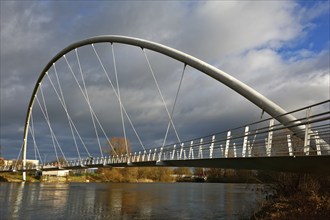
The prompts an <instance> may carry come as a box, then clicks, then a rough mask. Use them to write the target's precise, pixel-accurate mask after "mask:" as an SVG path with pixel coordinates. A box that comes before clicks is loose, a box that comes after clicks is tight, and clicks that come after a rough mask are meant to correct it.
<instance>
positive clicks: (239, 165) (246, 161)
mask: <svg viewBox="0 0 330 220" xmlns="http://www.w3.org/2000/svg"><path fill="white" fill-rule="evenodd" d="M329 164H330V155H325V156H295V157H248V158H213V159H199V160H164V161H158V162H157V161H146V162H134V163H129V164H127V163H115V164H105V165H104V164H93V165H86V166H69V167H65V166H63V167H48V168H43V169H41V170H43V171H49V170H63V169H70V170H76V169H87V168H110V167H201V168H224V169H246V170H265V171H281V172H294V173H316V174H325V175H330V166H329ZM17 171H18V172H22V171H23V170H17ZM26 171H36V169H31V170H26ZM0 172H1V171H0ZM2 172H13V171H2Z"/></svg>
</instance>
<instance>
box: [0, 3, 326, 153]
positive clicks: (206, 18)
mask: <svg viewBox="0 0 330 220" xmlns="http://www.w3.org/2000/svg"><path fill="white" fill-rule="evenodd" d="M0 6H1V8H0V10H1V11H0V12H1V13H0V16H1V20H0V25H1V26H0V51H1V52H0V53H1V63H0V67H1V68H0V69H1V70H0V146H1V154H2V156H3V157H5V158H16V157H17V155H18V152H19V149H20V147H21V145H22V138H23V130H24V123H25V117H26V112H27V108H28V103H29V100H30V97H31V94H32V91H33V88H34V86H35V83H36V81H37V79H38V77H39V75H40V73H41V71H42V69H43V68H44V66H45V65H46V64H47V63H48V62H49V60H50V59H51V58H52V57H54V56H55V54H56V53H58V52H59V51H60V50H62V49H63V48H64V47H66V46H68V45H70V44H72V43H74V42H76V41H78V40H82V39H85V38H88V37H93V36H98V35H124V36H130V37H137V38H142V39H146V40H150V41H154V42H157V43H161V44H164V45H167V46H170V47H173V48H175V49H177V50H180V51H183V52H185V53H187V54H190V55H192V56H194V57H197V58H198V59H201V60H203V61H205V62H207V63H209V64H211V65H213V66H215V67H217V68H219V69H221V70H223V71H225V72H227V73H228V74H230V75H232V76H233V77H235V78H237V79H238V80H240V81H242V82H244V83H246V84H247V85H249V86H251V87H252V88H254V89H255V90H257V91H258V92H260V93H261V94H263V95H264V96H266V97H267V98H269V99H270V100H272V101H274V102H275V103H277V104H278V105H279V106H281V107H282V108H284V109H285V110H287V111H291V110H294V109H297V108H301V107H304V106H307V105H310V104H314V103H317V102H321V101H324V100H327V99H329V98H330V95H329V94H330V90H329V89H330V79H329V77H330V76H329V72H330V71H329V66H330V64H329V62H330V61H329V49H330V41H329V26H330V25H329V20H330V17H329V16H330V15H329V11H330V8H329V7H330V3H329V1H203V2H199V1H1V2H0ZM95 49H96V51H97V52H98V53H99V54H100V57H101V58H102V60H104V63H105V67H106V69H107V70H108V71H109V73H110V74H112V75H111V79H112V80H113V81H114V80H115V78H114V75H113V74H114V65H113V57H112V48H111V45H110V44H107V45H104V44H103V45H101V44H100V45H95ZM114 51H115V59H116V67H117V70H118V79H119V80H120V88H121V90H120V91H121V95H122V99H123V104H124V105H125V106H126V108H127V112H128V115H129V116H130V117H131V120H132V123H133V124H134V126H135V127H136V130H137V131H138V133H139V134H140V135H141V137H140V138H141V140H142V141H143V142H144V143H145V145H146V147H147V148H148V147H152V146H159V145H161V144H162V142H163V139H164V134H165V133H166V128H167V124H168V120H169V119H168V117H167V114H166V111H165V108H164V106H163V104H162V100H161V98H160V95H159V94H158V90H157V87H156V86H155V84H154V83H153V78H152V77H151V75H150V70H149V68H148V65H147V62H146V59H145V57H144V54H143V52H141V49H140V48H134V47H129V46H125V45H118V44H114ZM145 52H146V54H147V57H148V59H150V63H151V66H152V68H153V70H154V72H155V75H156V77H157V79H158V82H159V87H160V89H161V91H162V92H163V95H164V100H165V102H166V103H167V107H168V109H169V111H171V109H172V108H173V104H174V100H175V95H176V92H177V89H178V86H179V81H180V77H181V74H182V71H183V64H182V63H180V62H177V61H175V60H172V59H169V58H167V57H164V56H163V55H160V54H157V53H154V52H152V51H145ZM67 57H68V60H69V62H71V65H72V67H73V68H75V69H74V72H76V73H77V76H78V73H79V71H78V69H77V68H78V67H77V62H76V61H75V54H74V53H70V54H68V56H67ZM79 57H81V62H82V67H83V69H84V73H85V74H86V83H87V85H88V90H89V95H90V97H91V99H92V98H93V101H91V102H93V106H95V112H97V114H98V117H99V118H100V121H101V124H102V125H103V126H104V130H106V133H108V135H109V136H108V138H111V137H115V136H117V137H118V136H123V130H122V128H121V123H122V122H121V120H120V118H121V115H120V108H119V105H118V100H116V98H115V96H114V92H113V91H112V90H111V88H110V86H109V84H108V83H107V80H106V78H104V77H105V76H104V74H103V71H102V68H101V67H100V65H99V63H98V61H97V59H96V56H95V53H94V52H93V50H92V48H91V47H84V48H81V49H79ZM106 61H109V62H106ZM56 65H57V66H58V74H59V75H60V78H61V77H62V78H61V80H62V82H63V85H62V86H63V92H64V93H65V99H66V101H67V103H68V104H67V105H68V110H69V112H70V114H72V118H73V121H75V123H77V125H76V126H77V127H78V128H79V134H81V135H82V139H83V140H84V141H85V142H86V145H89V146H88V147H89V149H90V151H91V153H94V151H95V153H97V149H98V147H96V146H97V143H95V130H97V131H98V133H99V135H100V136H102V135H101V133H102V131H101V128H100V127H97V128H96V129H94V128H93V124H92V119H91V117H90V112H89V111H88V107H87V105H86V102H85V100H84V99H83V96H82V95H81V93H80V91H79V86H77V85H76V84H75V80H74V78H73V77H70V72H69V70H68V66H67V65H66V63H65V61H64V60H63V59H61V60H60V61H59V62H58V64H57V63H56ZM49 72H50V74H49V75H51V77H53V78H52V79H53V80H55V79H56V78H55V74H54V73H55V71H54V69H51V70H49ZM114 82H115V81H114ZM80 83H82V82H81V81H80ZM81 85H82V84H81ZM43 86H44V90H45V95H46V96H47V97H46V100H47V110H48V112H49V118H50V120H51V121H52V122H54V123H53V126H54V128H53V129H54V131H55V133H56V136H58V137H59V139H60V138H62V139H63V140H62V142H61V144H60V145H62V146H63V148H64V149H68V148H69V149H71V150H68V152H70V153H69V154H71V153H72V155H69V156H68V157H76V156H74V152H75V149H74V147H73V145H74V144H73V142H72V141H73V138H72V135H71V139H70V134H71V133H70V130H67V128H68V125H69V123H68V121H67V119H66V117H65V116H66V115H65V113H64V111H63V108H62V106H61V104H60V102H59V101H58V97H57V96H56V94H55V92H54V91H53V90H52V87H51V83H50V81H47V79H45V80H44V81H43ZM58 88H59V87H58ZM116 88H117V87H116ZM40 95H41V94H40V93H39V97H40V100H41V96H40ZM34 109H35V114H33V115H34V124H35V126H36V127H37V128H35V130H36V132H39V133H38V134H36V137H37V138H38V141H37V143H38V146H39V148H40V149H39V150H40V154H41V155H42V157H46V156H47V155H48V157H52V156H51V155H54V153H52V152H54V147H53V146H52V139H51V135H50V132H49V127H48V125H47V123H46V120H45V117H43V115H42V111H41V110H40V107H39V106H38V105H37V104H35V106H34ZM260 115H261V110H260V109H259V108H258V107H256V106H255V105H254V104H252V103H251V102H249V101H248V100H246V99H245V98H242V97H241V96H240V95H238V94H237V93H235V92H234V91H232V90H231V89H229V88H227V87H226V86H224V85H222V84H221V83H219V82H217V81H215V80H214V79H212V78H210V77H208V76H206V75H205V74H203V73H201V72H198V71H195V70H194V69H193V68H191V67H187V68H186V70H185V72H184V77H183V81H182V86H181V88H180V91H179V96H178V100H177V104H176V106H175V110H174V111H173V121H174V122H175V125H176V128H177V132H178V134H179V136H180V139H182V140H188V139H190V138H196V137H201V136H204V135H209V134H212V133H216V132H219V131H223V130H226V129H230V128H233V127H237V126H239V125H243V124H247V123H250V122H254V121H257V120H259V119H260ZM124 121H125V124H126V126H127V134H128V136H129V139H130V142H131V144H132V147H133V148H134V149H136V150H140V148H139V143H138V140H137V138H136V137H135V136H134V131H133V129H132V128H131V127H130V126H129V122H128V119H127V118H126V117H125V120H124ZM38 126H39V127H38ZM64 127H66V128H64ZM75 136H77V134H75ZM77 139H78V137H77ZM93 141H94V142H93ZM100 141H101V145H102V148H103V147H105V146H106V137H105V136H103V137H102V138H101V139H100ZM78 142H79V141H78ZM172 142H173V143H174V142H176V138H175V132H174V129H173V128H172V127H171V129H170V131H169V135H168V140H167V142H166V144H170V143H172ZM78 145H80V147H81V143H80V144H79V143H78ZM28 147H29V149H30V151H29V152H31V153H32V154H33V150H32V149H33V147H34V145H33V140H32V136H31V137H30V138H29V142H28ZM55 148H56V147H55ZM31 157H32V156H31Z"/></svg>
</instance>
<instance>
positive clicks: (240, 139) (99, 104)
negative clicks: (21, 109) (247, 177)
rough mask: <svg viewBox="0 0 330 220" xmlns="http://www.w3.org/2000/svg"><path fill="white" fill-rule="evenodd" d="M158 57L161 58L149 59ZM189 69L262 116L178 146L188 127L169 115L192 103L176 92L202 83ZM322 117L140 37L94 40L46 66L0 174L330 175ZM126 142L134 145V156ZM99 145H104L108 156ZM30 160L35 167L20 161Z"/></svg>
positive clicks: (318, 110) (325, 108)
mask: <svg viewBox="0 0 330 220" xmlns="http://www.w3.org/2000/svg"><path fill="white" fill-rule="evenodd" d="M160 57H161V58H162V59H163V60H164V61H158V60H157V59H156V58H160ZM121 59H124V60H125V61H121ZM86 63H87V64H86ZM128 64H130V65H128ZM142 64H143V65H142ZM129 66H131V67H129ZM141 66H142V67H141ZM164 69H166V70H164ZM196 72H197V73H202V74H200V75H207V76H209V77H211V78H213V79H214V80H216V81H218V82H219V83H220V84H222V85H225V86H227V87H228V88H230V89H231V90H233V91H234V92H236V93H237V94H239V95H240V96H242V97H244V98H246V99H247V100H249V101H250V102H252V103H253V104H254V105H255V106H257V107H258V108H259V109H261V110H262V112H265V113H267V114H268V115H269V116H270V118H267V119H264V120H259V121H257V122H254V123H250V124H245V125H241V126H239V127H237V128H233V129H230V130H229V129H228V128H227V130H221V131H217V132H215V134H209V135H204V136H203V137H200V136H199V137H193V138H191V137H188V138H186V137H184V138H185V141H183V139H182V136H181V135H180V132H181V130H180V128H182V127H184V124H185V123H186V124H190V123H189V122H188V123H187V121H184V120H182V121H180V119H177V118H176V114H178V113H176V112H179V111H180V110H181V111H183V109H184V104H185V105H188V106H190V103H189V102H188V101H187V102H185V101H181V102H180V100H181V99H182V96H184V95H182V90H184V89H185V91H190V89H191V87H189V86H188V85H189V82H190V83H194V82H204V81H203V80H204V79H201V81H199V80H195V81H193V79H194V77H195V79H196V77H197V75H196ZM157 73H158V75H157ZM200 75H198V77H200ZM133 77H134V78H133ZM198 77H197V78H198ZM172 78H173V79H174V78H175V79H176V80H177V82H174V81H169V79H172ZM123 79H126V81H123ZM183 79H185V80H183ZM198 79H199V78H198ZM185 82H187V83H186V85H187V86H186V87H185V88H184V85H185ZM165 83H168V84H165ZM201 84H202V83H201ZM164 85H165V86H164ZM190 86H191V85H190ZM195 86H197V87H198V85H195ZM146 87H147V88H146ZM164 87H165V88H169V89H164ZM134 88H138V89H137V90H134ZM150 88H153V90H152V89H150ZM173 88H175V89H173ZM141 89H143V90H142V91H141ZM133 90H134V91H133ZM180 91H181V93H180ZM186 93H187V92H186ZM193 94H194V95H196V94H198V92H195V93H193ZM210 96H217V94H212V93H210V94H208V97H210ZM109 97H111V98H109ZM156 97H158V100H156ZM169 97H172V99H170V98H169ZM188 99H190V100H193V98H191V97H190V98H189V97H188ZM183 103H184V104H183ZM180 104H181V106H180ZM178 105H179V106H178ZM142 106H146V108H145V109H142ZM202 107H205V106H202ZM210 108H212V107H210ZM177 109H179V110H177ZM160 112H162V113H164V114H163V116H159V114H158V113H160ZM329 112H330V111H329V100H326V101H324V102H320V103H315V104H313V105H309V106H305V107H303V108H301V109H297V110H295V111H291V112H287V111H285V110H284V109H283V108H281V107H280V106H279V105H277V104H276V103H274V102H273V101H271V100H269V99H268V98H266V97H265V96H263V95H262V94H260V93H259V92H257V91H256V90H254V89H253V88H251V87H249V86H248V85H246V84H244V83H243V82H241V81H240V80H238V79H236V78H234V77H233V76H231V75H229V74H227V73H225V72H224V71H222V70H219V69H218V68H216V67H214V66H212V65H210V64H208V63H206V62H204V61H201V60H199V59H197V58H195V57H193V56H191V55H188V54H186V53H184V52H181V51H178V50H176V49H173V48H171V47H167V46H165V45H162V44H159V43H155V42H151V41H147V40H143V39H138V38H132V37H125V36H97V37H92V38H88V39H85V40H81V41H78V42H76V43H73V44H71V45H69V46H68V47H66V48H64V49H63V50H61V51H60V52H59V53H58V54H56V55H55V56H54V57H53V58H52V59H51V60H50V61H49V62H48V63H47V65H46V66H45V67H44V69H43V70H42V72H41V74H40V76H39V78H38V80H37V82H36V84H35V87H34V89H33V92H32V95H31V99H30V102H29V106H28V110H27V114H26V121H25V128H24V137H23V144H22V148H21V151H20V153H19V156H18V158H17V160H16V161H15V162H14V163H12V164H7V165H5V166H2V167H1V168H0V172H13V171H20V172H23V179H25V178H26V177H25V172H27V171H34V170H59V169H86V168H92V167H129V166H170V167H180V166H183V167H218V168H234V169H255V170H276V171H288V172H318V173H324V172H326V173H330V168H329V166H328V164H330V156H329V155H330V147H329V143H330V140H329V139H330V125H329V124H330V114H329ZM144 114H145V115H147V116H146V117H145V118H144V119H143V120H145V119H151V121H150V122H143V121H141V120H142V119H141V118H142V116H143V115H144ZM180 117H183V118H184V116H180ZM200 117H203V115H200ZM87 118H88V120H87ZM190 119H191V120H192V118H190ZM185 120H187V119H185ZM178 121H179V122H178ZM156 123H159V124H160V125H161V126H163V127H164V130H163V133H164V135H163V137H161V138H159V137H158V138H157V141H154V142H153V141H152V140H151V138H150V136H151V135H149V133H150V132H151V131H152V130H156V129H153V128H148V125H150V126H151V125H154V124H156ZM178 124H179V126H177V125H178ZM182 124H183V125H182ZM188 126H189V125H188ZM205 126H206V127H207V125H205ZM64 127H66V128H64ZM119 128H120V132H119ZM155 132H156V133H157V132H158V129H157V131H155ZM158 133H159V132H158ZM171 134H172V136H171ZM92 136H93V137H92ZM115 136H122V137H123V139H122V140H123V141H122V143H121V144H122V150H119V148H118V146H115V145H116V144H118V143H112V142H110V141H109V140H110V139H111V138H110V137H115ZM180 136H181V137H180ZM128 140H135V141H133V142H134V143H133V144H134V146H132V149H130V145H129V143H128ZM145 141H146V142H147V143H145ZM103 143H108V144H109V149H108V150H105V149H104V146H102V145H103ZM147 145H149V147H147ZM29 153H30V155H33V154H34V157H35V159H36V160H38V161H40V162H41V163H39V164H29V163H27V161H28V160H27V158H28V157H30V158H31V156H27V155H28V154H29ZM19 157H21V158H22V162H21V163H20V162H19ZM46 157H48V158H50V159H52V162H47V159H46Z"/></svg>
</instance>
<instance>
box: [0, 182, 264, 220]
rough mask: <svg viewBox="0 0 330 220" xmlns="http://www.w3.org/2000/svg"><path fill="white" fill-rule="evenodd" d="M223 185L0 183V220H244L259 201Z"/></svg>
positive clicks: (244, 188) (248, 191) (248, 189)
mask: <svg viewBox="0 0 330 220" xmlns="http://www.w3.org/2000/svg"><path fill="white" fill-rule="evenodd" d="M253 188H254V186H253V185H247V184H222V183H138V184H137V183H116V184H114V183H109V184H107V183H69V184H54V183H51V184H50V183H49V184H47V183H25V184H21V183H0V219H1V220H6V219H243V217H244V216H249V215H250V214H251V211H252V210H253V209H254V208H255V207H256V205H255V204H256V200H257V199H259V198H261V195H258V194H256V193H255V191H253V190H252V189H253Z"/></svg>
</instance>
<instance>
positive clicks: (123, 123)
mask: <svg viewBox="0 0 330 220" xmlns="http://www.w3.org/2000/svg"><path fill="white" fill-rule="evenodd" d="M111 51H112V59H113V67H114V70H115V76H116V84H117V89H118V101H119V105H120V116H121V122H122V126H123V133H124V140H125V147H126V153H127V154H128V153H129V152H128V144H127V137H126V129H125V121H124V116H123V108H122V106H123V104H122V101H121V97H120V89H119V80H118V72H117V65H116V58H115V50H114V47H113V44H111Z"/></svg>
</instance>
